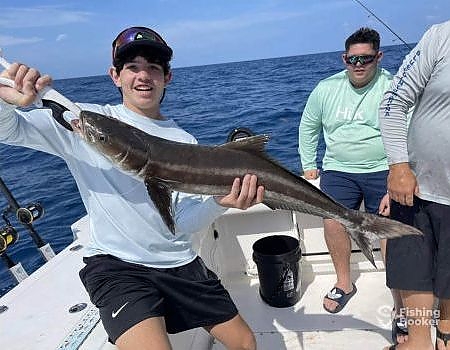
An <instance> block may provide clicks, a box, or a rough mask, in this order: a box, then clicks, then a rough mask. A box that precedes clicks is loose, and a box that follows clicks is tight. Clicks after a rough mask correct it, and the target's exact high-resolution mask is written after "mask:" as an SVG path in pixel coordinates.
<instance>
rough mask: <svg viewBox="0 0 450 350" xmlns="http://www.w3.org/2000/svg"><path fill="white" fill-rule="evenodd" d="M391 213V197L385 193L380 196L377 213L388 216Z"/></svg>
mask: <svg viewBox="0 0 450 350" xmlns="http://www.w3.org/2000/svg"><path fill="white" fill-rule="evenodd" d="M390 213H391V199H390V198H389V194H387V193H386V194H385V195H384V197H383V198H381V201H380V205H379V206H378V214H380V215H383V216H389V214H390Z"/></svg>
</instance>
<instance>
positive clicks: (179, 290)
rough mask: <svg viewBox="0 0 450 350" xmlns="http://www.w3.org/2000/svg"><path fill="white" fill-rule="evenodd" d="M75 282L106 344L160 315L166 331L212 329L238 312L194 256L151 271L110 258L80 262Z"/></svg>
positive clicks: (223, 290)
mask: <svg viewBox="0 0 450 350" xmlns="http://www.w3.org/2000/svg"><path fill="white" fill-rule="evenodd" d="M84 262H85V263H86V266H85V267H84V268H83V269H82V270H81V271H80V278H81V281H82V282H83V284H84V286H85V287H86V290H87V291H88V293H89V296H90V298H91V301H92V303H93V304H94V305H95V306H97V307H98V308H99V310H100V317H101V320H102V323H103V326H104V327H105V330H106V332H107V333H108V336H109V340H110V342H112V343H115V342H116V340H117V338H118V337H119V336H120V335H122V334H123V333H124V332H125V331H127V330H128V329H129V328H131V327H132V326H134V325H135V324H137V323H139V322H141V321H143V320H145V319H147V318H151V317H164V318H165V322H166V327H167V332H168V333H178V332H181V331H185V330H188V329H191V328H196V327H206V326H213V325H216V324H220V323H223V322H225V321H228V320H230V319H232V318H233V317H235V316H236V315H237V314H238V311H237V308H236V306H235V304H234V303H233V301H232V300H231V297H230V295H229V294H228V292H227V291H226V290H225V288H224V287H223V286H222V284H221V283H220V280H219V279H218V278H217V276H216V274H215V273H214V272H212V271H210V270H209V269H208V268H207V267H206V266H205V264H204V263H203V261H202V260H201V259H200V258H199V257H198V258H196V259H195V260H194V261H192V262H191V263H189V264H186V265H184V266H180V267H175V268H166V269H160V268H151V267H145V266H142V265H137V264H131V263H127V262H124V261H122V260H120V259H117V258H115V257H113V256H110V255H96V256H93V257H88V258H84Z"/></svg>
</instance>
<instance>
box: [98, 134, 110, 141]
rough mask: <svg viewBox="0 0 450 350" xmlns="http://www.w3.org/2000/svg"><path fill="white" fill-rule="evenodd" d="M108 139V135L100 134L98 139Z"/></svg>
mask: <svg viewBox="0 0 450 350" xmlns="http://www.w3.org/2000/svg"><path fill="white" fill-rule="evenodd" d="M107 139H108V137H106V135H99V136H98V140H99V141H101V142H105V141H106V140H107Z"/></svg>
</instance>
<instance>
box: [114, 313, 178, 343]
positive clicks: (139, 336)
mask: <svg viewBox="0 0 450 350" xmlns="http://www.w3.org/2000/svg"><path fill="white" fill-rule="evenodd" d="M116 346H117V347H118V348H119V349H120V350H136V349H139V350H171V349H172V347H171V346H170V343H169V338H168V336H167V333H166V326H165V323H164V318H162V317H152V318H148V319H146V320H143V321H141V322H139V323H138V324H136V325H134V326H133V327H131V328H130V329H128V330H127V331H126V332H125V333H123V334H122V335H121V336H120V337H119V338H118V339H117V340H116Z"/></svg>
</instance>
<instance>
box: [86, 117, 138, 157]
mask: <svg viewBox="0 0 450 350" xmlns="http://www.w3.org/2000/svg"><path fill="white" fill-rule="evenodd" d="M80 129H81V135H82V137H83V139H84V140H85V141H86V142H87V143H88V144H90V145H91V146H93V147H94V148H96V149H97V150H98V151H99V152H100V153H102V154H103V155H105V156H107V157H108V158H110V159H111V160H113V161H116V162H118V161H120V160H121V159H123V157H124V156H125V154H126V152H127V145H128V144H129V141H130V140H129V139H128V137H127V135H128V136H129V126H128V125H127V124H125V123H122V122H121V121H119V120H117V119H115V118H111V117H108V116H106V115H103V114H99V113H95V112H91V111H82V112H81V114H80ZM127 131H128V132H127Z"/></svg>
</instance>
